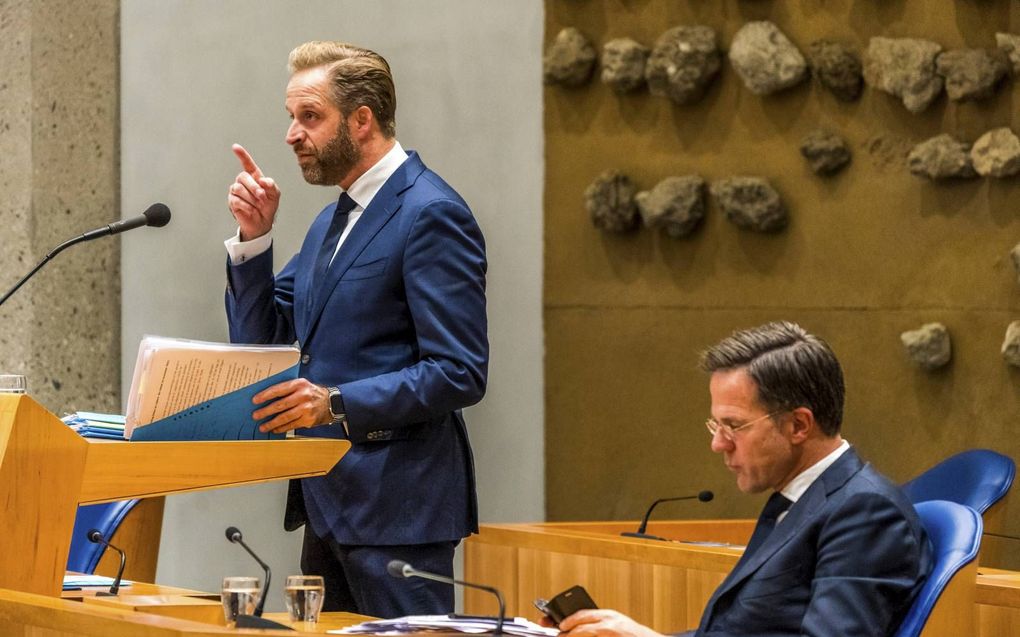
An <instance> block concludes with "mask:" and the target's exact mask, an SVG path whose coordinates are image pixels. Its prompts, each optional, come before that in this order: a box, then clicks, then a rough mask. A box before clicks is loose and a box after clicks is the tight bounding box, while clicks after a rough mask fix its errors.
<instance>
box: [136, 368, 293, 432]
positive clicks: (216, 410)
mask: <svg viewBox="0 0 1020 637" xmlns="http://www.w3.org/2000/svg"><path fill="white" fill-rule="evenodd" d="M297 377H298V366H297V365H294V366H293V367H291V368H289V369H285V370H283V371H282V372H280V373H279V374H274V375H273V376H270V377H269V378H266V379H265V380H260V381H259V382H257V383H253V384H251V385H248V386H247V387H242V388H241V389H238V390H236V391H232V392H230V393H229V394H224V395H222V396H220V397H219V398H213V399H212V400H207V401H205V402H204V403H199V404H197V405H195V406H194V407H189V408H188V409H185V410H184V411H180V412H177V413H176V414H173V415H171V416H167V417H166V418H163V419H162V420H156V421H154V422H151V423H149V424H148V425H142V426H139V427H135V430H134V431H133V432H132V433H131V440H132V441H143V442H148V441H154V440H163V441H166V440H177V441H180V440H276V439H280V438H283V437H284V434H274V433H262V432H260V431H259V425H261V424H262V423H264V422H266V421H268V420H270V418H263V419H262V420H259V421H258V422H256V421H255V420H253V419H252V417H251V414H252V412H253V411H255V410H256V409H258V408H259V405H255V404H253V403H252V398H253V397H254V396H255V394H257V393H259V392H260V391H262V390H263V389H267V388H269V387H271V386H273V385H275V384H277V383H282V382H284V381H287V380H293V379H295V378H297ZM266 404H268V403H266Z"/></svg>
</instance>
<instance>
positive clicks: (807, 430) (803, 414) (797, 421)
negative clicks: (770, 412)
mask: <svg viewBox="0 0 1020 637" xmlns="http://www.w3.org/2000/svg"><path fill="white" fill-rule="evenodd" d="M790 417H791V418H792V420H793V430H792V432H791V438H790V441H791V442H792V443H794V444H801V443H803V442H804V441H805V440H807V439H808V438H810V437H811V436H812V435H814V433H815V431H816V430H817V429H818V422H817V421H816V420H815V414H814V412H812V411H811V409H809V408H807V407H797V408H796V409H794V410H792V411H790Z"/></svg>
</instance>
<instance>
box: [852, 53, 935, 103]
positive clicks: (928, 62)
mask: <svg viewBox="0 0 1020 637" xmlns="http://www.w3.org/2000/svg"><path fill="white" fill-rule="evenodd" d="M941 52H942V46H941V45H940V44H938V43H937V42H932V41H930V40H920V39H917V38H881V37H874V38H871V40H870V41H869V42H868V50H867V51H865V53H864V81H865V82H867V83H868V84H869V85H870V86H872V87H873V88H876V89H878V90H880V91H885V92H886V93H889V94H891V95H894V96H896V97H898V98H900V100H902V102H903V105H904V106H905V107H907V110H908V111H910V112H911V113H920V112H921V111H923V110H924V109H926V108H928V106H929V105H930V104H931V103H932V102H933V101H935V98H936V97H938V96H939V93H941V92H942V76H941V75H939V74H938V73H936V70H935V58H936V57H938V54H939V53H941Z"/></svg>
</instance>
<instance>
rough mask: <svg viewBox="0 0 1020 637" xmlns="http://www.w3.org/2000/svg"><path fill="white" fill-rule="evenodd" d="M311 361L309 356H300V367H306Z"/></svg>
mask: <svg viewBox="0 0 1020 637" xmlns="http://www.w3.org/2000/svg"><path fill="white" fill-rule="evenodd" d="M311 360H312V357H311V356H309V355H308V354H302V355H301V364H302V365H307V364H308V363H309V362H310V361H311Z"/></svg>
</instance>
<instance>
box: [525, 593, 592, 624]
mask: <svg viewBox="0 0 1020 637" xmlns="http://www.w3.org/2000/svg"><path fill="white" fill-rule="evenodd" d="M534 604H535V608H537V609H538V610H540V611H542V613H544V614H545V616H546V617H548V618H549V619H551V620H552V621H553V623H555V624H556V625H559V623H560V622H561V621H563V620H564V619H566V618H567V617H570V616H571V615H573V614H574V613H576V612H577V611H579V610H586V609H589V608H598V606H597V605H596V604H595V602H594V601H592V599H591V595H589V594H588V591H586V590H584V587H583V586H572V587H570V588H568V589H567V590H565V591H563V592H562V593H560V594H559V595H557V596H555V597H553V598H552V599H550V600H545V599H542V598H541V597H539V598H538V599H536V600H535V602H534Z"/></svg>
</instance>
